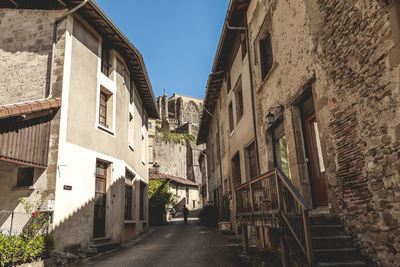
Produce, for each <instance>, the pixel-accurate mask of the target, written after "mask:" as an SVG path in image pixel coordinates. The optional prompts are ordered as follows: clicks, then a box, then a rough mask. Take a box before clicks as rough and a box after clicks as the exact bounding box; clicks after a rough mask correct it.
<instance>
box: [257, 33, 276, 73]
mask: <svg viewBox="0 0 400 267" xmlns="http://www.w3.org/2000/svg"><path fill="white" fill-rule="evenodd" d="M259 49H260V67H261V77H262V80H264V79H265V77H266V76H267V74H268V73H269V71H270V70H271V68H272V64H273V56H272V44H271V36H270V34H269V33H267V34H266V35H265V37H264V38H262V39H261V40H260V41H259Z"/></svg>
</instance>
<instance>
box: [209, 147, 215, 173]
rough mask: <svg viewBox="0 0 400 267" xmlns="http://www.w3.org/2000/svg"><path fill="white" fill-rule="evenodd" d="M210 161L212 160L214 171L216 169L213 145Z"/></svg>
mask: <svg viewBox="0 0 400 267" xmlns="http://www.w3.org/2000/svg"><path fill="white" fill-rule="evenodd" d="M210 160H211V166H212V170H214V169H215V160H214V144H211V155H210Z"/></svg>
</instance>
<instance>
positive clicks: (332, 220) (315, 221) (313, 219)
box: [309, 216, 341, 225]
mask: <svg viewBox="0 0 400 267" xmlns="http://www.w3.org/2000/svg"><path fill="white" fill-rule="evenodd" d="M309 218H310V225H327V224H329V225H340V224H341V221H340V220H339V218H337V217H333V216H310V217H309Z"/></svg>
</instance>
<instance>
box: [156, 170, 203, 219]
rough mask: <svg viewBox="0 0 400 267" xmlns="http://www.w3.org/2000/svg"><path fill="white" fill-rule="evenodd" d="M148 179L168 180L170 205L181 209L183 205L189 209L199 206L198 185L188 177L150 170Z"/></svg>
mask: <svg viewBox="0 0 400 267" xmlns="http://www.w3.org/2000/svg"><path fill="white" fill-rule="evenodd" d="M149 179H150V180H151V179H159V180H167V181H169V192H170V193H171V194H172V205H171V206H172V207H174V208H175V210H179V211H181V210H182V209H183V207H184V206H186V207H187V208H188V209H189V210H195V209H198V208H200V203H201V202H200V195H199V185H198V184H196V183H195V182H193V181H190V180H188V179H184V178H180V177H176V176H174V175H170V174H165V173H160V172H157V173H155V172H154V171H152V170H151V171H150V174H149Z"/></svg>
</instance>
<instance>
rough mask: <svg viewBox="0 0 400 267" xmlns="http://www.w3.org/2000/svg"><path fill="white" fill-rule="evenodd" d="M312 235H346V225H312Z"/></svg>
mask: <svg viewBox="0 0 400 267" xmlns="http://www.w3.org/2000/svg"><path fill="white" fill-rule="evenodd" d="M310 230H311V235H312V236H334V235H345V232H344V227H343V225H340V224H327V225H310Z"/></svg>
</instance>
